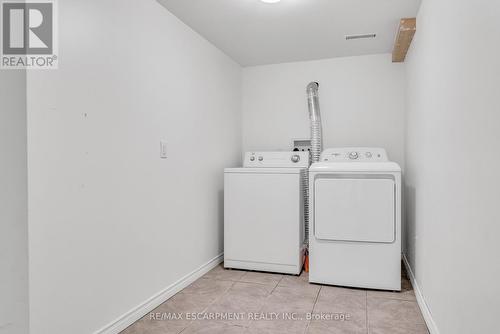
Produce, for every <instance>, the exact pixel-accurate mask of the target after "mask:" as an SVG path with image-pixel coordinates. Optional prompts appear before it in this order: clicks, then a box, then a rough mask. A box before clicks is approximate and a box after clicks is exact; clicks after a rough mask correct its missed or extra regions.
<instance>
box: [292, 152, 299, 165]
mask: <svg viewBox="0 0 500 334" xmlns="http://www.w3.org/2000/svg"><path fill="white" fill-rule="evenodd" d="M290 160H292V162H293V163H297V162H299V161H300V155H298V154H294V155H292V158H291V159H290Z"/></svg>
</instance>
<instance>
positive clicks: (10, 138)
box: [0, 70, 29, 334]
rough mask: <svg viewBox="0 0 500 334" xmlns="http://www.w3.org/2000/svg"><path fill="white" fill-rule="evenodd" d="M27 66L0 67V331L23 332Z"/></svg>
mask: <svg viewBox="0 0 500 334" xmlns="http://www.w3.org/2000/svg"><path fill="white" fill-rule="evenodd" d="M26 168H27V161H26V72H25V71H21V70H9V71H7V70H0V333H2V334H27V333H28V324H29V321H28V219H27V205H28V203H27V200H28V197H27V170H26Z"/></svg>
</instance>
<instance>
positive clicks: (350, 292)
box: [319, 285, 366, 300]
mask: <svg viewBox="0 0 500 334" xmlns="http://www.w3.org/2000/svg"><path fill="white" fill-rule="evenodd" d="M338 296H353V297H362V298H365V297H366V290H363V289H353V288H344V287H337V286H330V285H325V286H322V287H321V291H320V293H319V299H320V300H325V299H332V298H334V297H338Z"/></svg>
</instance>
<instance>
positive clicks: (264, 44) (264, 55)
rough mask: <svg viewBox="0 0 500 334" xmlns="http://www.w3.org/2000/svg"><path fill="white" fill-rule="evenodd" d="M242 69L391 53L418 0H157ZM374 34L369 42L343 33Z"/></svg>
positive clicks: (415, 10) (418, 3) (416, 6)
mask: <svg viewBox="0 0 500 334" xmlns="http://www.w3.org/2000/svg"><path fill="white" fill-rule="evenodd" d="M157 1H158V2H159V3H161V4H162V5H163V6H164V7H166V8H167V9H168V10H169V11H170V12H171V13H173V14H174V15H175V16H177V17H178V18H179V19H181V20H182V21H183V22H184V23H186V24H187V25H188V26H190V27H191V28H192V29H194V30H195V31H197V32H198V33H199V34H200V35H202V36H203V37H205V38H206V39H207V40H209V41H210V42H212V43H213V44H214V45H215V46H217V47H218V48H219V49H221V50H222V51H224V52H225V53H226V54H227V55H229V56H230V57H231V58H233V59H234V60H235V61H237V62H238V63H240V64H241V65H243V66H253V65H263V64H274V63H283V62H291V61H303V60H313V59H323V58H332V57H343V56H356V55H365V54H376V53H388V52H392V47H393V43H394V38H395V34H396V30H397V27H398V24H399V19H400V18H403V17H415V16H416V14H417V11H418V7H419V5H420V0H281V2H279V3H276V4H266V3H263V2H261V1H260V0H157ZM367 33H376V34H377V37H376V38H374V39H357V40H346V39H345V36H346V35H351V34H367Z"/></svg>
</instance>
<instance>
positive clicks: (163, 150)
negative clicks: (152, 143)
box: [160, 141, 167, 159]
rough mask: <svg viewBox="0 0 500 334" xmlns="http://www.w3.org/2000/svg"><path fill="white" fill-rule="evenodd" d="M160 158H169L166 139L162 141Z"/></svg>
mask: <svg viewBox="0 0 500 334" xmlns="http://www.w3.org/2000/svg"><path fill="white" fill-rule="evenodd" d="M160 158H162V159H166V158H167V142H164V141H161V142H160Z"/></svg>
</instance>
